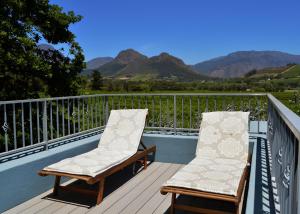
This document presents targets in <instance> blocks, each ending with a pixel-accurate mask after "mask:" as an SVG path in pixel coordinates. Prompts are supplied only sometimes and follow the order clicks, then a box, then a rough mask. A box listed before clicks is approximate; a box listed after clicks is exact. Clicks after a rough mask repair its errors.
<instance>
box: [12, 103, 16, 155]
mask: <svg viewBox="0 0 300 214" xmlns="http://www.w3.org/2000/svg"><path fill="white" fill-rule="evenodd" d="M13 129H14V149H17V129H16V105H15V103H14V104H13Z"/></svg>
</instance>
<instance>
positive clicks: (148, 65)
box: [97, 49, 208, 81]
mask: <svg viewBox="0 0 300 214" xmlns="http://www.w3.org/2000/svg"><path fill="white" fill-rule="evenodd" d="M97 70H98V71H100V72H101V74H102V75H103V76H105V77H111V78H117V79H131V80H144V81H145V80H150V79H170V80H178V81H193V80H203V79H208V77H206V76H203V75H200V74H198V73H196V72H194V71H193V70H192V69H190V67H189V66H187V65H185V64H184V62H183V61H182V60H181V59H178V58H176V57H174V56H171V55H169V54H167V53H161V54H160V55H159V56H154V57H150V58H148V57H147V56H144V55H142V54H140V53H139V52H137V51H135V50H133V49H128V50H124V51H121V52H120V53H119V54H118V56H117V57H116V58H115V59H114V60H112V61H111V62H109V63H106V64H105V65H103V66H101V67H99V68H98V69H97Z"/></svg>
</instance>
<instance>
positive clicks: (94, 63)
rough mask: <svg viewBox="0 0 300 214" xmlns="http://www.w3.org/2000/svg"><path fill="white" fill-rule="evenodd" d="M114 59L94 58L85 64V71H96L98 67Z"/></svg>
mask: <svg viewBox="0 0 300 214" xmlns="http://www.w3.org/2000/svg"><path fill="white" fill-rule="evenodd" d="M113 59H114V58H112V57H97V58H94V59H92V60H90V61H88V62H87V63H86V69H96V68H99V67H100V66H102V65H104V64H106V63H108V62H111V61H112V60H113Z"/></svg>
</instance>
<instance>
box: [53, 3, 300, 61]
mask: <svg viewBox="0 0 300 214" xmlns="http://www.w3.org/2000/svg"><path fill="white" fill-rule="evenodd" d="M50 2H51V3H55V4H58V5H60V6H62V7H63V8H64V10H65V11H68V10H73V11H75V13H77V14H80V15H82V16H83V17H84V18H83V20H82V21H81V22H79V23H77V24H75V25H72V26H71V30H72V31H73V32H74V33H75V34H76V36H77V39H76V40H77V41H78V42H79V43H80V45H81V46H82V48H83V50H84V53H85V56H86V60H90V59H92V58H94V57H98V56H112V57H114V56H116V54H117V53H118V52H119V51H120V50H123V49H127V48H133V49H136V50H138V51H140V52H141V53H143V54H145V55H147V56H153V55H157V54H159V53H160V52H168V53H170V54H172V55H174V56H177V57H180V58H182V59H183V60H184V61H185V62H186V63H187V64H194V63H197V62H200V61H203V60H207V59H210V58H213V57H217V56H222V55H226V54H228V53H230V52H234V51H239V50H279V51H285V52H289V53H293V54H300V1H299V0H180V1H179V0H118V1H117V0H105V1H103V0H73V1H71V0H52V1H50Z"/></svg>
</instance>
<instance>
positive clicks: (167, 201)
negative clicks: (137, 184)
mask: <svg viewBox="0 0 300 214" xmlns="http://www.w3.org/2000/svg"><path fill="white" fill-rule="evenodd" d="M165 196H166V197H165V198H164V200H163V201H162V202H161V203H160V204H159V205H158V207H157V208H156V209H155V210H154V212H153V214H162V213H165V212H166V211H167V210H168V209H169V207H170V206H171V199H172V195H171V194H170V193H168V194H167V195H165Z"/></svg>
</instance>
